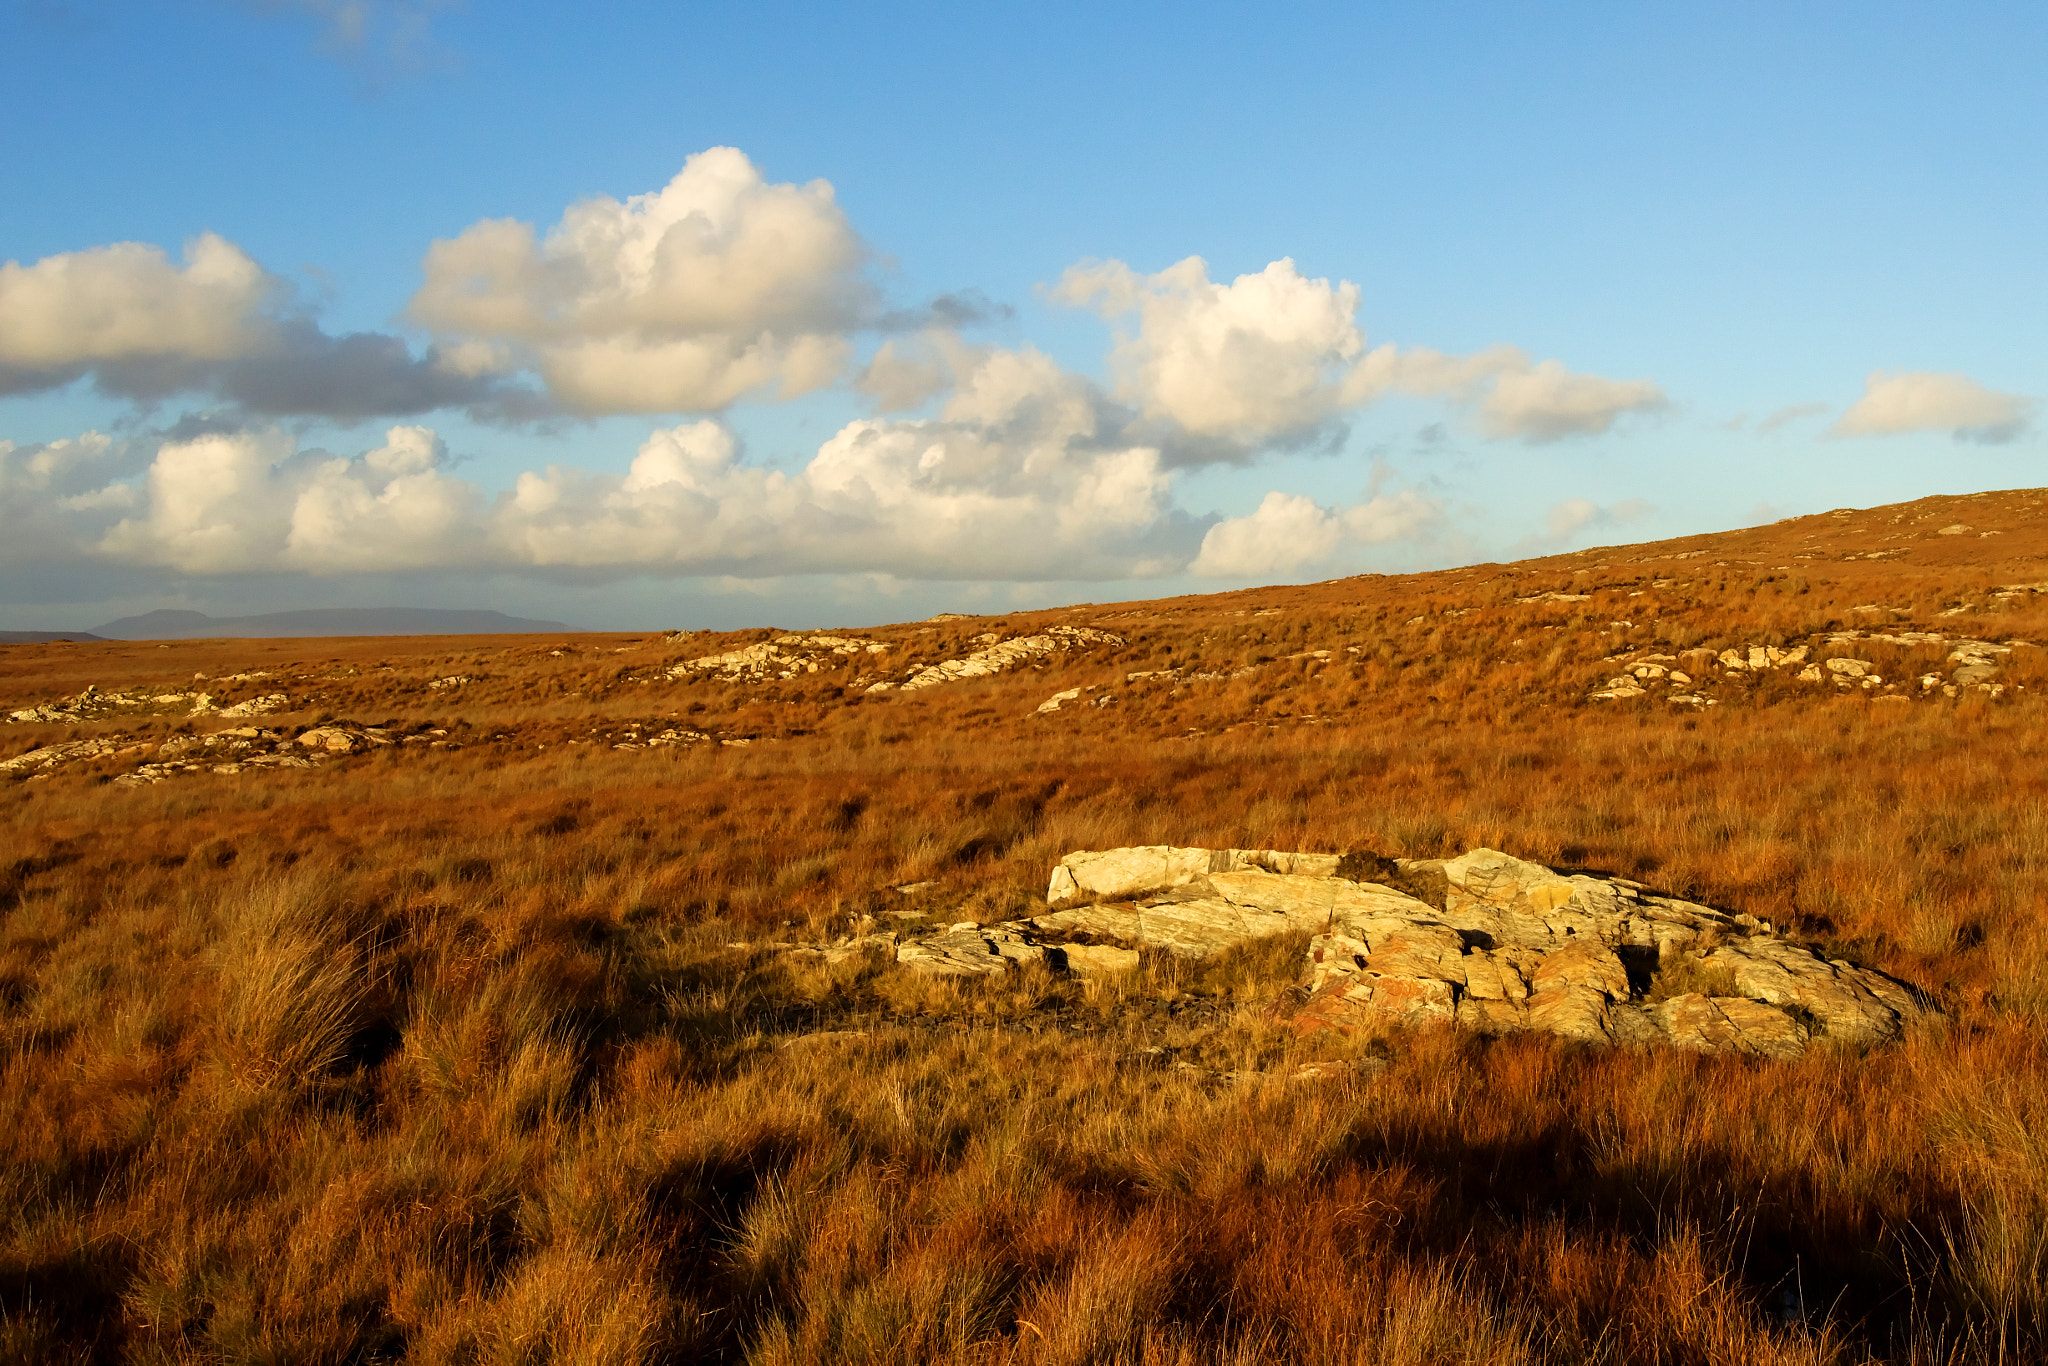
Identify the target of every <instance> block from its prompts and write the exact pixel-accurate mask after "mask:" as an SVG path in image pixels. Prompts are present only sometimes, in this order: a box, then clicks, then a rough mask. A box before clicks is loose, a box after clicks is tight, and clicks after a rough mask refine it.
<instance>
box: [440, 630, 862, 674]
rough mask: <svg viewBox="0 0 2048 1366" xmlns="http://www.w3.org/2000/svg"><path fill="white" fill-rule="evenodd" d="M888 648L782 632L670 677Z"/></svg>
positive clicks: (762, 668)
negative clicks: (783, 633) (769, 638)
mask: <svg viewBox="0 0 2048 1366" xmlns="http://www.w3.org/2000/svg"><path fill="white" fill-rule="evenodd" d="M888 649H889V647H888V646H887V645H884V644H883V643H882V642H881V641H879V640H870V639H868V638H867V637H866V636H832V635H783V636H776V637H775V638H774V639H773V640H764V641H762V642H760V643H759V644H757V645H748V646H745V647H743V648H741V649H738V650H727V651H726V652H724V653H723V654H715V655H702V656H699V657H698V658H696V659H686V660H684V661H683V662H682V663H680V664H676V665H673V666H671V667H670V668H669V670H668V676H669V677H670V678H682V677H685V676H687V675H689V674H694V673H703V674H716V675H718V676H719V678H721V679H723V680H724V681H725V682H728V683H736V682H742V681H748V680H753V681H759V680H762V679H770V678H774V679H787V678H796V677H798V676H799V675H802V674H814V673H817V672H818V671H819V670H820V669H821V668H824V667H826V666H827V665H828V664H834V663H838V662H840V661H842V660H845V659H848V658H855V657H858V658H865V657H867V656H869V655H879V654H885V653H887V651H888ZM437 686H438V685H437Z"/></svg>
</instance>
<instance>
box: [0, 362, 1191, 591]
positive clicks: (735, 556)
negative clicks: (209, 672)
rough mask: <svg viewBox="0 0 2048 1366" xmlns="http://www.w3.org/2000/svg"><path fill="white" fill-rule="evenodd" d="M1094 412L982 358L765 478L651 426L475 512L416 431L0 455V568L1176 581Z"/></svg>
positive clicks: (1125, 453) (2, 449)
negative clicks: (920, 409) (942, 395)
mask: <svg viewBox="0 0 2048 1366" xmlns="http://www.w3.org/2000/svg"><path fill="white" fill-rule="evenodd" d="M1101 416H1102V410H1101V408H1100V405H1099V396H1098V395H1096V394H1095V393H1094V392H1093V391H1092V389H1091V388H1090V387H1089V386H1088V385H1087V384H1086V383H1085V382H1084V381H1081V380H1078V379H1076V378H1075V377H1073V376H1071V375H1067V374H1065V373H1064V372H1062V371H1061V370H1060V369H1059V368H1058V367H1057V366H1056V365H1054V364H1053V363H1052V362H1051V361H1050V360H1049V359H1047V358H1046V357H1044V356H1042V355H1040V354H1038V353H1036V352H1030V351H989V352H985V353H982V354H980V355H978V356H976V357H974V358H973V361H972V364H971V367H970V368H969V369H968V370H967V371H966V373H964V374H962V375H961V376H960V377H959V381H958V384H957V386H956V388H955V390H954V392H953V394H952V396H951V397H950V398H949V399H948V401H947V402H946V404H945V405H944V406H943V408H942V409H941V410H940V412H939V413H938V415H936V416H935V417H931V418H924V419H915V420H890V419H880V418H865V419H860V420H857V421H854V422H851V423H848V424H847V425H846V426H845V427H843V428H842V429H841V430H840V431H838V432H837V433H836V434H834V435H833V436H832V438H831V439H829V440H828V441H826V442H825V443H823V445H822V446H821V447H820V448H819V450H818V451H817V453H816V454H815V456H814V457H813V458H812V459H811V460H810V461H809V463H808V464H806V465H805V466H804V467H803V468H802V469H801V470H798V471H796V472H795V473H785V472H782V471H779V470H774V469H768V468H764V467H761V466H758V465H750V464H747V463H745V462H744V461H743V459H742V458H741V456H742V452H741V448H740V445H739V442H738V440H737V439H736V438H735V436H734V435H733V433H732V431H731V430H730V428H728V427H726V426H725V425H724V424H723V423H721V422H718V421H716V420H710V419H707V420H702V421H697V422H691V423H684V424H682V425H679V426H676V427H671V428H661V429H657V430H655V431H654V432H652V433H651V434H650V435H649V436H648V438H647V440H646V441H645V442H644V443H643V444H642V445H641V447H640V449H639V451H638V453H637V454H636V456H635V457H634V459H633V461H632V463H631V465H630V467H629V468H628V470H627V471H626V473H625V474H623V475H615V474H603V473H593V472H589V471H585V470H580V469H575V468H568V467H561V466H554V467H549V468H547V469H543V470H533V471H528V472H526V473H524V474H521V475H520V476H519V477H518V479H517V480H516V481H515V483H514V485H513V487H512V488H511V489H509V490H506V491H503V492H499V493H492V492H489V491H487V490H485V489H484V488H482V487H481V486H479V485H477V484H475V483H473V482H471V481H469V480H466V479H463V478H461V477H460V476H459V475H458V474H457V473H455V472H454V470H453V469H452V468H451V462H450V460H449V456H448V452H447V449H446V447H445V445H444V444H443V443H442V442H441V440H440V439H439V437H438V436H437V435H436V434H435V433H434V432H433V431H431V430H430V429H428V428H424V427H417V426H397V427H393V428H391V429H390V431H389V432H387V433H386V436H385V440H384V443H383V444H382V445H380V446H377V447H375V448H373V449H371V450H368V451H365V452H362V453H360V454H357V455H334V454H331V453H328V452H325V451H320V450H317V449H304V448H301V447H300V446H299V445H298V443H297V441H296V440H295V439H294V438H293V437H292V436H290V435H289V434H287V433H286V432H284V431H282V430H280V429H277V428H269V427H265V428H255V429H249V430H203V431H199V432H195V433H192V434H189V435H175V436H173V437H171V438H168V439H165V440H162V441H161V442H159V443H157V445H156V446H155V449H154V450H153V451H152V452H147V453H142V452H139V451H135V450H128V451H125V452H124V451H123V450H122V449H121V447H120V445H119V443H115V442H113V441H112V440H111V439H110V438H107V437H105V436H103V435H99V434H96V433H95V434H89V435H87V436H85V437H81V438H78V439H77V440H74V441H70V442H60V443H53V444H51V445H46V446H30V447H17V446H14V445H12V444H8V443H0V492H4V494H5V496H6V502H5V507H6V510H7V511H6V516H7V520H8V521H9V522H10V523H19V524H20V525H22V526H24V527H34V528H37V529H38V530H37V532H36V535H35V537H33V538H15V537H10V538H9V539H8V541H7V543H6V546H5V547H4V548H0V565H10V564H24V563H30V562H34V563H49V562H52V561H60V562H72V563H107V564H119V565H127V566H134V567H160V568H165V569H170V570H174V571H177V572H180V573H185V574H196V575H228V574H255V573H271V572H279V571H293V572H304V573H313V574H338V573H348V572H359V571H366V570H367V571H379V572H382V571H392V572H396V571H403V570H421V569H465V570H475V569H494V568H502V569H527V570H541V571H553V572H558V573H562V574H574V575H583V576H586V577H587V576H591V575H595V576H598V577H604V576H607V575H612V576H616V575H620V574H643V573H657V574H676V575H702V574H731V575H743V576H777V575H784V574H802V573H820V572H823V573H879V574H890V575H896V576H900V577H912V578H924V579H1005V578H1012V579H1036V580H1054V579H1105V578H1125V577H1148V576H1155V575H1160V574H1166V573H1172V572H1177V571H1179V570H1181V569H1183V568H1185V567H1186V565H1187V564H1188V562H1189V561H1190V559H1191V558H1192V557H1193V556H1194V554H1195V553H1196V550H1197V548H1198V543H1199V541H1200V538H1201V533H1202V529H1203V528H1202V526H1201V525H1200V524H1199V523H1197V522H1195V521H1194V520H1192V519H1190V518H1188V517H1187V516H1186V515H1185V514H1183V513H1180V512H1178V511H1176V510H1175V509H1174V508H1173V507H1172V506H1171V492H1172V477H1171V475H1170V473H1169V472H1168V471H1166V470H1165V469H1164V468H1163V467H1162V465H1161V462H1160V458H1159V452H1158V451H1157V450H1156V449H1153V448H1149V447H1143V446H1131V445H1124V444H1119V443H1118V441H1117V440H1116V435H1117V433H1116V431H1115V429H1114V428H1113V427H1105V425H1104V424H1103V422H1102V420H1101Z"/></svg>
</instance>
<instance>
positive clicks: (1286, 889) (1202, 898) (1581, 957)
mask: <svg viewBox="0 0 2048 1366" xmlns="http://www.w3.org/2000/svg"><path fill="white" fill-rule="evenodd" d="M1047 900H1048V902H1049V903H1050V904H1051V905H1052V906H1053V907H1054V908H1055V909H1052V910H1050V911H1048V912H1047V913H1046V914H1044V915H1040V916H1036V917H1033V918H1031V919H1029V920H1018V921H1007V922H1003V923H1001V924H993V925H980V924H974V923H961V924H956V925H953V926H951V927H950V928H948V929H945V930H941V931H937V932H933V933H928V934H924V935H922V936H918V937H910V936H907V935H906V936H896V937H893V938H895V956H896V960H897V961H898V962H899V963H901V964H903V965H905V966H906V967H909V968H912V969H914V970H916V971H920V972H926V973H933V974H941V975H954V976H972V975H979V974H983V973H991V972H1003V971H1007V970H1008V969H1009V968H1010V967H1012V966H1015V965H1018V964H1023V963H1031V962H1045V963H1047V964H1048V965H1049V966H1052V967H1055V968H1063V969H1065V970H1068V971H1072V972H1077V973H1082V974H1085V975H1091V976H1092V975H1099V974H1107V973H1115V972H1121V971H1127V970H1129V969H1130V968H1133V967H1135V966H1137V963H1138V954H1139V951H1141V950H1146V949H1152V950H1163V951H1166V952H1169V953H1174V954H1178V955H1182V956H1185V957H1189V958H1201V957H1206V956H1208V955H1210V954H1214V953H1220V952H1222V951H1224V950H1226V949H1230V948H1233V947H1236V946H1237V945H1240V944H1245V943H1249V942H1251V941H1254V940H1258V939H1263V938H1267V937H1270V936H1273V935H1279V934H1287V933H1299V932H1306V933H1308V934H1309V935H1311V936H1312V938H1311V940H1310V943H1309V949H1308V955H1307V961H1306V963H1305V964H1304V966H1303V972H1302V978H1301V986H1302V987H1303V988H1304V989H1305V991H1306V1000H1305V1001H1304V1002H1303V1003H1302V1005H1301V1007H1300V1009H1299V1010H1298V1011H1296V1012H1295V1014H1294V1016H1293V1023H1294V1025H1295V1027H1296V1028H1298V1029H1301V1030H1303V1031H1309V1030H1315V1029H1326V1028H1327V1029H1339V1030H1357V1029H1362V1028H1369V1027H1375V1026H1385V1025H1393V1024H1423V1023H1429V1022H1432V1021H1441V1022H1445V1023H1452V1024H1456V1025H1459V1026H1462V1027H1464V1028H1468V1029H1473V1030H1477V1031H1479V1032H1482V1033H1487V1034H1507V1033H1515V1032H1519V1031H1523V1030H1535V1031H1541V1032H1546V1033H1551V1034H1557V1035H1561V1036H1563V1037H1565V1038H1569V1039H1577V1040H1581V1041H1584V1042H1588V1043H1611V1044H1631V1045H1642V1044H1652V1043H1667V1044H1670V1045H1673V1046H1676V1047H1679V1048H1684V1049H1691V1050H1695V1051H1699V1052H1704V1053H1741V1054H1752V1055H1757V1056H1762V1057H1768V1058H1793V1057H1797V1056H1799V1055H1800V1054H1801V1053H1803V1052H1804V1051H1805V1050H1806V1049H1807V1047H1808V1046H1809V1045H1810V1044H1811V1043H1812V1042H1814V1041H1815V1040H1818V1039H1830V1040H1839V1041H1844V1042H1848V1043H1853V1044H1862V1045H1870V1044H1881V1043H1887V1042H1890V1041H1892V1040H1895V1039H1897V1038H1898V1037H1900V1035H1901V1034H1902V1033H1903V1032H1904V1030H1905V1028H1906V1026H1907V1025H1908V1024H1910V1023H1911V1022H1913V1021H1914V1020H1916V1019H1918V1018H1920V1017H1921V1016H1922V1015H1924V1014H1926V1013H1927V1011H1928V1008H1927V1007H1926V1006H1924V1005H1923V1004H1922V1003H1921V1001H1920V1000H1919V998H1918V997H1917V996H1916V994H1915V993H1914V991H1913V990H1912V989H1911V988H1909V987H1907V986H1906V985H1905V984H1904V983H1902V982H1899V981H1897V980H1895V979H1893V978H1890V977H1887V976H1885V975H1884V974H1883V973H1880V972H1874V971H1872V970H1870V969H1868V968H1860V967H1857V966H1855V965H1854V964H1851V963H1848V962H1844V961H1842V960H1840V959H1828V958H1825V957H1823V956H1822V955H1820V954H1818V953H1816V952H1814V951H1813V950H1811V949H1809V948H1806V947H1803V946H1801V945H1799V944H1795V943H1792V942H1791V941H1789V940H1786V939H1783V938H1780V937H1779V936H1778V935H1777V934H1776V933H1775V931H1774V929H1773V927H1772V925H1771V924H1770V922H1769V921H1766V920H1761V919H1758V918H1756V917H1754V916H1749V915H1743V914H1737V913H1731V912H1727V911H1720V910H1716V909H1714V908H1713V907H1710V906H1702V905H1699V904H1697V903H1695V902H1690V901H1681V900H1679V899H1677V898H1675V897H1668V896H1659V895H1657V894H1655V893H1653V892H1651V891H1649V890H1648V889H1646V888H1645V887H1644V886H1643V885H1642V884H1641V883H1637V882H1631V881H1629V880H1628V879H1626V878H1611V877H1593V876H1589V875H1586V874H1583V873H1579V874H1571V875H1566V874H1562V873H1558V872H1555V871H1553V870H1551V869H1549V868H1546V867H1544V866H1542V865H1541V864H1536V863H1529V862H1526V861H1524V860H1522V859H1518V858H1514V857H1512V856H1511V855H1508V854H1503V853H1500V852H1498V851H1497V850H1492V849H1474V850H1472V851H1471V852H1469V853H1467V854H1464V855H1462V856H1460V857H1458V858H1454V859H1447V860H1446V859H1381V858H1377V857H1375V856H1372V855H1345V856H1340V855H1337V854H1311V853H1286V852H1281V851H1277V850H1270V849H1261V850H1249V849H1182V848H1175V847H1171V846H1165V845H1151V846H1145V847H1140V848H1132V849H1111V850H1107V851H1102V852H1078V853H1072V854H1069V855H1067V856H1066V857H1065V858H1064V859H1062V860H1061V861H1060V864H1059V866H1058V867H1057V868H1055V869H1054V870H1053V875H1052V882H1051V885H1050V887H1049V888H1048V889H1047Z"/></svg>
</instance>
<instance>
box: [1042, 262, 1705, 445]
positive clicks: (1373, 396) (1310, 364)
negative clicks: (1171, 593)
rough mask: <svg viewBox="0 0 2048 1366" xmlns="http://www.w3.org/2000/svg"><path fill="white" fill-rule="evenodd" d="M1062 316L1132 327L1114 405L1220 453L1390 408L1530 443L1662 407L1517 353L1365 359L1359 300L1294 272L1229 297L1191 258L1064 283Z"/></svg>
mask: <svg viewBox="0 0 2048 1366" xmlns="http://www.w3.org/2000/svg"><path fill="white" fill-rule="evenodd" d="M1053 297H1054V298H1055V299H1057V300H1059V301H1060V302H1063V303H1068V304H1075V305H1092V306H1093V307H1095V308H1096V309H1097V310H1099V311H1100V312H1101V313H1102V314H1103V315H1104V316H1106V317H1111V318H1120V317H1125V316H1129V315H1131V314H1134V313H1135V314H1136V315H1137V319H1138V326H1137V330H1136V331H1135V332H1133V333H1131V334H1129V335H1126V336H1123V337H1121V338H1119V340H1118V342H1117V344H1116V347H1115V349H1114V350H1113V351H1112V352H1111V355H1110V364H1111V369H1112V371H1113V372H1114V374H1115V376H1116V393H1117V395H1118V397H1120V398H1123V399H1125V400H1126V401H1128V402H1131V403H1133V404H1135V405H1137V406H1138V407H1139V409H1140V410H1141V411H1142V412H1143V413H1144V414H1145V415H1146V416H1147V417H1149V418H1152V419H1155V420H1162V421H1165V422H1169V423H1172V424H1173V425H1174V426H1176V427H1178V428H1179V429H1180V430H1182V431H1185V432H1188V433H1190V434H1192V435H1194V436H1196V437H1201V438H1210V439H1212V440H1216V441H1222V442H1225V443H1229V444H1226V446H1225V447H1224V448H1223V450H1222V451H1221V452H1217V451H1215V450H1213V449H1212V450H1211V451H1209V452H1206V454H1207V456H1208V458H1215V457H1216V456H1217V454H1219V453H1220V454H1223V455H1229V454H1233V453H1235V450H1234V449H1233V447H1234V448H1235V449H1236V450H1241V449H1244V448H1256V447H1259V446H1265V445H1286V444H1289V443H1291V442H1299V441H1301V440H1304V439H1307V438H1308V437H1310V436H1312V435H1313V434H1315V433H1317V432H1318V431H1320V430H1323V429H1325V428H1327V427H1328V425H1329V424H1330V423H1331V422H1333V421H1334V420H1336V419H1339V418H1341V417H1342V416H1343V415H1344V414H1345V413H1346V412H1349V411H1351V410H1354V409H1357V408H1361V407H1365V406H1367V405H1369V404H1371V403H1373V402H1375V401H1377V400H1378V399H1380V398H1383V397H1385V396H1387V395H1389V394H1406V395H1410V396H1414V397H1422V398H1441V399H1446V400H1448V401H1450V402H1451V403H1453V404H1456V405H1459V406H1462V407H1468V408H1475V409H1476V410H1477V414H1478V421H1479V430H1480V432H1481V434H1482V435H1484V436H1487V437H1491V438H1495V439H1516V440H1522V441H1529V442H1536V443H1540V442H1548V441H1556V440H1559V439H1562V438H1564V437H1569V436H1583V435H1597V434H1599V433H1602V432H1606V431H1608V430H1609V429H1611V428H1612V427H1613V426H1614V424H1615V422H1616V421H1617V420H1618V419H1620V418H1621V417H1623V416H1625V415H1627V414H1630V413H1648V412H1654V411H1656V410H1658V409H1661V408H1663V407H1665V406H1666V400H1665V397H1664V392H1663V390H1662V389H1660V388H1659V387H1658V386H1657V384H1656V383H1655V382H1653V381H1651V380H1646V379H1637V380H1614V379H1607V378H1605V377H1603V376H1600V375H1590V374H1582V373H1578V372H1575V371H1572V370H1568V369H1566V368H1565V366H1564V364H1563V363H1562V362H1560V361H1555V360H1546V361H1540V362H1538V361H1532V360H1531V359H1530V358H1529V356H1528V355H1527V353H1525V352H1524V351H1522V350H1521V349H1519V348H1517V347H1512V346H1495V347H1489V348H1487V349H1486V350H1483V351H1478V352H1474V353H1472V354H1470V355H1462V356H1461V355H1450V354H1446V353H1444V352H1441V351H1434V350H1431V349H1429V348H1427V347H1416V348H1409V349H1402V348H1399V347H1396V346H1393V345H1391V344H1384V343H1383V344H1381V345H1379V346H1376V347H1374V348H1372V349H1371V350H1370V351H1368V350H1366V349H1365V336H1364V334H1363V333H1362V332H1361V331H1360V330H1359V327H1358V323H1357V313H1358V301H1359V293H1358V286H1356V285H1354V284H1352V283H1350V282H1348V281H1344V282H1339V283H1337V284H1332V283H1331V282H1330V281H1328V280H1326V279H1310V278H1308V277H1306V276H1304V275H1302V274H1301V272H1300V271H1299V270H1298V269H1296V267H1295V264H1294V262H1293V261H1291V260H1287V259H1284V258H1283V259H1281V260H1278V261H1275V262H1273V263H1272V264H1271V265H1269V266H1267V267H1266V268H1265V269H1264V270H1262V271H1260V272H1258V273H1257V274H1255V275H1240V276H1238V277H1237V278H1236V279H1235V280H1233V281H1231V282H1230V283H1229V284H1218V283H1215V282H1213V281H1211V280H1210V279H1209V272H1208V266H1207V265H1206V263H1204V262H1203V261H1202V259H1201V258H1200V257H1197V256H1191V257H1189V258H1188V259H1187V260H1185V261H1181V262H1179V263H1178V264H1176V265H1173V266H1169V267H1168V268H1167V269H1165V270H1163V271H1160V272H1159V273H1158V274H1156V275H1140V274H1138V273H1137V272H1136V271H1134V270H1132V269H1131V268H1130V267H1129V266H1127V265H1125V264H1124V263H1123V262H1121V261H1098V262H1088V263H1085V264H1083V265H1078V266H1075V267H1073V268H1071V269H1069V270H1068V271H1067V272H1066V274H1065V275H1064V276H1062V277H1061V279H1060V282H1059V284H1058V285H1057V286H1056V287H1055V288H1054V290H1053Z"/></svg>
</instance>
